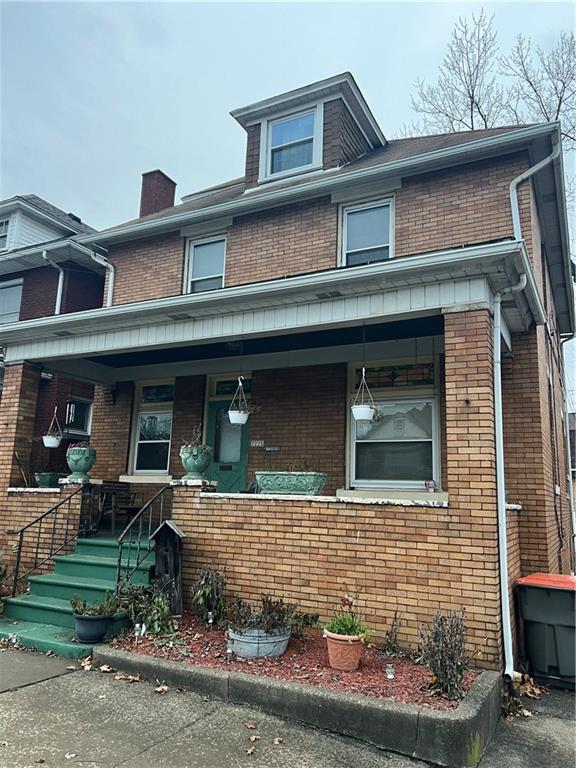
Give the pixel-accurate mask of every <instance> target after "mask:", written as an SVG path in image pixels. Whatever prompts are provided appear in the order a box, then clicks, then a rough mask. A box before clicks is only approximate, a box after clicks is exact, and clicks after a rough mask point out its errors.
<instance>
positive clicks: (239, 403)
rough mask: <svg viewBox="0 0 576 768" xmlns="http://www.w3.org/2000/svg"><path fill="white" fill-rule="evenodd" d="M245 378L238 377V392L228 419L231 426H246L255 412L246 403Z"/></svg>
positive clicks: (231, 405)
mask: <svg viewBox="0 0 576 768" xmlns="http://www.w3.org/2000/svg"><path fill="white" fill-rule="evenodd" d="M243 382H244V376H238V386H237V387H236V392H235V393H234V397H233V398H232V402H231V403H230V407H229V408H228V418H229V419H230V424H246V422H247V421H248V416H250V413H252V411H253V410H254V408H253V407H252V406H251V405H248V403H247V401H246V394H245V393H244V384H243Z"/></svg>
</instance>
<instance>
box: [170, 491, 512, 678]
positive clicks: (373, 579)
mask: <svg viewBox="0 0 576 768" xmlns="http://www.w3.org/2000/svg"><path fill="white" fill-rule="evenodd" d="M173 519H174V521H175V522H176V524H177V525H178V526H179V527H180V528H181V529H182V531H183V532H184V534H185V535H186V540H185V541H186V544H185V548H184V568H183V576H184V584H185V590H184V594H185V595H186V596H187V597H188V595H189V589H188V587H190V586H191V585H192V584H193V582H194V580H195V579H196V578H197V576H198V573H199V571H200V569H201V568H202V567H204V566H208V565H210V566H212V567H216V568H217V569H218V570H220V571H222V572H224V573H225V575H226V580H227V590H228V592H229V594H231V595H241V596H242V597H244V598H248V599H251V600H255V601H256V600H258V598H259V596H260V595H261V594H262V593H266V594H273V595H277V596H282V597H284V598H287V599H289V600H292V601H294V602H296V603H297V604H298V605H299V606H300V608H301V609H302V610H304V611H308V612H319V613H320V618H321V620H322V621H326V620H327V619H329V618H330V616H331V615H332V614H333V612H334V611H335V610H336V609H337V606H338V605H339V601H340V598H341V596H342V595H343V594H344V593H350V594H353V595H358V599H357V605H358V608H359V611H360V613H361V614H362V617H363V618H364V619H365V621H366V623H367V624H368V626H369V627H370V628H371V629H372V630H373V633H374V640H375V641H378V640H381V639H382V637H383V635H384V633H385V631H386V629H387V628H388V627H389V625H390V622H391V620H392V618H393V616H394V611H395V610H396V609H398V611H399V613H400V619H401V622H402V623H401V630H400V642H401V645H402V646H404V647H409V648H415V647H416V646H417V643H418V626H419V624H421V623H424V622H428V621H429V620H430V618H431V616H432V614H433V613H434V612H435V611H438V610H442V611H448V610H458V609H460V608H465V609H466V617H467V625H468V628H469V640H470V647H471V650H472V649H473V650H476V649H479V650H481V651H482V656H481V657H480V663H481V664H483V665H488V666H499V659H500V656H499V651H498V649H499V644H500V643H499V630H500V625H499V621H498V620H496V619H495V617H494V616H493V615H492V608H491V607H492V606H497V605H498V604H499V601H498V580H497V578H496V572H495V570H494V554H493V550H494V545H493V544H492V542H491V541H489V540H487V539H486V538H485V531H484V528H483V526H482V525H480V524H479V523H481V520H480V519H479V518H477V519H476V520H475V521H474V523H473V524H471V521H470V519H467V520H466V524H460V523H459V521H458V513H457V512H456V511H454V510H452V509H434V508H430V507H418V506H410V507H405V506H390V505H384V504H358V503H342V502H336V501H335V500H334V501H327V500H318V501H308V500H303V499H293V500H289V501H288V500H284V499H262V498H258V497H257V496H248V495H242V494H237V495H235V496H234V495H230V496H226V495H219V494H208V493H204V494H201V495H200V494H199V493H197V492H195V489H194V488H190V487H177V488H175V490H174V503H173ZM476 561H478V565H477V566H476V567H475V565H474V563H475V562H476ZM484 573H486V574H487V575H488V577H489V578H484V577H483V574H484ZM487 607H489V610H488V609H487Z"/></svg>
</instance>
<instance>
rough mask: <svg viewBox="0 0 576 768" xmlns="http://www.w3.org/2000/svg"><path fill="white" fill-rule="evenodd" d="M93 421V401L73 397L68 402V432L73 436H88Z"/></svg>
mask: <svg viewBox="0 0 576 768" xmlns="http://www.w3.org/2000/svg"><path fill="white" fill-rule="evenodd" d="M91 423H92V402H91V401H90V400H83V399H80V398H78V397H71V398H70V400H68V402H67V403H66V433H67V434H68V435H70V436H72V437H74V436H76V435H78V436H82V437H86V436H88V435H89V434H90V427H91Z"/></svg>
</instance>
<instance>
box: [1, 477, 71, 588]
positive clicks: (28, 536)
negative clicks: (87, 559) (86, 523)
mask: <svg viewBox="0 0 576 768" xmlns="http://www.w3.org/2000/svg"><path fill="white" fill-rule="evenodd" d="M83 492H84V488H78V489H77V490H75V491H74V493H71V494H70V495H69V496H67V497H66V498H65V499H62V501H59V502H58V504H54V506H53V507H51V508H50V509H47V510H46V512H42V514H40V515H38V517H37V518H36V519H35V520H32V522H31V523H28V524H27V525H24V526H23V527H22V528H20V529H15V530H10V531H7V533H8V534H10V535H14V534H17V536H18V545H17V546H18V550H17V552H16V564H15V566H14V578H13V581H12V597H14V595H16V593H17V591H18V583H19V582H21V581H23V580H24V579H26V578H27V577H28V576H29V575H30V574H31V573H33V572H34V571H36V570H38V568H41V567H42V566H43V565H45V564H46V563H47V562H49V561H50V560H52V558H53V557H54V555H57V554H58V552H61V551H62V550H63V549H65V548H66V547H67V546H68V545H69V544H71V543H72V542H73V541H75V540H76V539H77V538H78V534H79V530H80V521H79V520H72V517H73V515H74V514H75V512H76V510H75V509H74V510H73V505H72V500H73V499H74V498H75V497H76V496H78V494H82V493H83ZM74 507H75V505H74ZM30 545H31V550H32V552H33V553H34V556H33V558H31V559H32V563H33V564H32V565H31V566H30V567H28V568H27V569H26V570H25V571H22V558H23V557H26V554H27V553H28V551H29V550H30Z"/></svg>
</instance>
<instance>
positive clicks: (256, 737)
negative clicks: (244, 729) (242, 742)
mask: <svg viewBox="0 0 576 768" xmlns="http://www.w3.org/2000/svg"><path fill="white" fill-rule="evenodd" d="M250 741H252V742H254V741H260V736H256V735H255V734H254V735H253V736H250Z"/></svg>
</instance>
